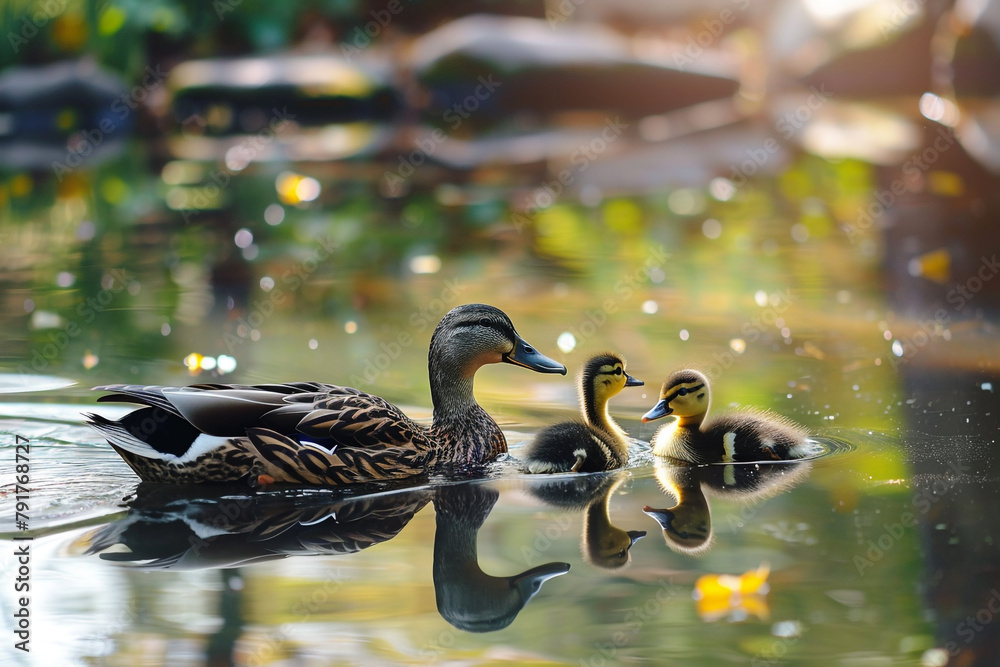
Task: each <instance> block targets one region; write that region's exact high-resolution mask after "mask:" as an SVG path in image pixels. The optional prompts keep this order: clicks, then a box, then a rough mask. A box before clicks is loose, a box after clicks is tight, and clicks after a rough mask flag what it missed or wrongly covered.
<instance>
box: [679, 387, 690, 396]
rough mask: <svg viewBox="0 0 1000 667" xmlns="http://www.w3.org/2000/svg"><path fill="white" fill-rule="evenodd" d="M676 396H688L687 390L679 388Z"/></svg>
mask: <svg viewBox="0 0 1000 667" xmlns="http://www.w3.org/2000/svg"><path fill="white" fill-rule="evenodd" d="M677 395H678V396H687V395H688V388H687V387H681V388H680V389H678V390H677Z"/></svg>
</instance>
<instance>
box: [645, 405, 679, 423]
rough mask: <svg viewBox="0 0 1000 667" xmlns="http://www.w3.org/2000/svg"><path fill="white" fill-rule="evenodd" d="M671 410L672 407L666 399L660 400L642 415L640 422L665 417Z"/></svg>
mask: <svg viewBox="0 0 1000 667" xmlns="http://www.w3.org/2000/svg"><path fill="white" fill-rule="evenodd" d="M673 411H674V409H673V408H671V407H670V403H668V402H667V401H666V400H661V401H660V402H659V403H657V404H656V405H654V406H653V407H652V409H651V410H650V411H649V412H647V413H646V414H644V415H643V416H642V422H643V423H644V424H645V423H646V422H651V421H653V420H654V419H659V418H660V417H666V416H667V415H669V414H670V413H671V412H673Z"/></svg>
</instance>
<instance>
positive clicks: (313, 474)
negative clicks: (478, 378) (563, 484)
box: [85, 303, 566, 487]
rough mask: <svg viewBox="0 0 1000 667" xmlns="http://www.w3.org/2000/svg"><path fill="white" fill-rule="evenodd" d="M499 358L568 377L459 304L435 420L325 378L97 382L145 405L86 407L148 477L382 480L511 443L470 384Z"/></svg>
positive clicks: (439, 340) (447, 340)
mask: <svg viewBox="0 0 1000 667" xmlns="http://www.w3.org/2000/svg"><path fill="white" fill-rule="evenodd" d="M494 363H508V364H513V365H515V366H520V367H522V368H527V369H530V370H533V371H536V372H539V373H558V374H561V375H565V374H566V367H565V366H564V365H562V364H561V363H559V362H557V361H555V360H553V359H550V358H549V357H547V356H545V355H543V354H542V353H540V352H539V351H538V350H536V349H535V348H534V347H532V346H531V345H529V344H528V343H527V342H526V341H525V340H524V339H523V338H521V336H520V335H519V334H518V333H517V331H516V330H515V329H514V325H513V324H512V323H511V321H510V318H509V317H508V316H507V315H506V314H505V313H504V312H503V311H502V310H500V309H499V308H496V307H494V306H490V305H486V304H479V303H476V304H465V305H460V306H458V307H456V308H453V309H452V310H451V311H449V312H448V313H447V314H446V315H445V316H444V317H443V318H442V319H441V321H440V322H439V323H438V325H437V327H436V328H435V329H434V332H433V334H432V336H431V341H430V348H429V351H428V375H429V380H430V390H431V401H432V403H433V408H434V410H433V418H432V420H431V423H430V424H424V423H418V422H416V421H414V420H413V419H411V418H410V417H408V416H407V415H406V414H404V413H403V411H402V410H400V409H399V408H398V407H396V406H395V405H392V404H391V403H389V402H388V401H386V400H385V399H383V398H381V397H379V396H375V395H373V394H369V393H366V392H364V391H361V390H359V389H355V388H352V387H343V386H338V385H330V384H323V383H319V382H291V383H287V384H260V385H227V384H199V385H192V386H188V387H161V386H142V385H128V384H113V385H105V386H100V387H95V388H94V389H95V390H99V391H105V392H110V393H109V394H108V395H105V396H102V397H101V398H99V399H98V402H126V403H137V404H139V405H142V406H143V407H141V408H139V409H137V410H135V411H133V412H130V413H128V414H126V415H125V416H124V417H122V418H121V419H118V420H111V419H107V418H105V417H102V416H100V415H97V414H87V415H85V416H86V417H87V421H88V423H89V424H90V425H91V426H92V427H94V428H95V429H96V430H97V431H98V432H99V433H100V434H101V435H103V436H104V437H105V438H106V439H107V441H108V443H109V444H110V445H111V446H112V447H113V448H114V449H115V451H116V452H118V454H119V455H121V457H122V458H123V459H124V460H125V462H126V463H127V464H128V465H129V466H130V467H131V468H132V470H133V471H135V473H136V474H137V475H138V476H139V477H140V479H142V480H143V481H146V482H161V483H174V484H198V483H204V482H240V483H244V482H248V483H249V484H250V485H251V486H261V485H263V486H266V485H269V484H274V483H290V484H298V485H318V486H333V487H336V486H341V485H347V484H356V483H365V482H380V481H383V480H390V479H400V478H406V477H412V476H415V475H420V474H424V473H427V472H429V471H431V470H434V469H440V468H447V467H452V468H456V467H457V468H468V467H476V466H481V465H483V464H485V463H488V462H491V461H493V460H495V459H496V458H498V457H499V456H500V455H502V454H504V453H505V452H506V451H507V441H506V439H505V437H504V434H503V431H501V429H500V427H499V426H498V425H497V423H496V422H495V421H494V420H493V418H492V417H490V415H489V414H487V412H486V411H485V410H484V409H483V408H482V407H481V406H480V405H479V404H478V403H477V402H476V399H475V395H474V393H473V380H474V377H475V374H476V371H478V370H479V369H480V368H481V367H482V366H484V365H486V364H494Z"/></svg>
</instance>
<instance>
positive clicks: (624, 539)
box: [583, 523, 646, 570]
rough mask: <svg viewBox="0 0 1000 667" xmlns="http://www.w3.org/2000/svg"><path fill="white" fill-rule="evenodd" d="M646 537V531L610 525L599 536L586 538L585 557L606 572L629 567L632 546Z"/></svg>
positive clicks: (588, 535) (588, 533)
mask: <svg viewBox="0 0 1000 667" xmlns="http://www.w3.org/2000/svg"><path fill="white" fill-rule="evenodd" d="M645 536H646V531H644V530H623V529H621V528H618V527H617V526H612V525H611V524H610V523H608V524H607V525H606V526H604V527H603V530H602V531H601V532H600V534H599V535H591V534H590V531H588V532H587V534H586V535H585V536H584V538H585V539H584V540H583V557H584V559H585V560H587V561H588V562H590V564H591V565H595V566H597V567H599V568H602V569H605V570H617V569H619V568H622V567H624V566H626V565H628V563H629V561H630V559H631V555H630V551H629V550H630V549H631V548H632V546H633V545H634V544H635V543H636V542H638V541H639V540H641V539H642V538H643V537H645Z"/></svg>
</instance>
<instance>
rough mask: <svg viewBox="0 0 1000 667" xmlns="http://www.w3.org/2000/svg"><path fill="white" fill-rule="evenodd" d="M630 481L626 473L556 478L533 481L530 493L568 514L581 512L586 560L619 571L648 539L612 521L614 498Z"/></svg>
mask: <svg viewBox="0 0 1000 667" xmlns="http://www.w3.org/2000/svg"><path fill="white" fill-rule="evenodd" d="M628 478H629V476H628V473H627V472H626V471H625V470H612V471H609V472H608V473H607V474H603V475H554V476H547V477H543V478H540V481H539V482H537V483H535V482H534V481H533V482H532V483H531V484H530V486H528V492H529V493H530V494H531V495H532V496H534V497H536V498H538V499H539V500H541V501H543V502H544V503H545V504H547V505H552V506H555V507H561V508H563V509H565V510H566V511H567V512H570V511H582V513H583V517H582V524H583V529H582V530H581V532H580V553H581V554H582V555H583V559H584V560H585V561H587V562H588V563H590V564H591V565H594V566H595V567H599V568H601V569H604V570H616V569H618V568H622V567H625V566H626V565H628V564H629V562H630V561H631V558H632V556H631V551H630V550H631V549H632V547H633V546H635V543H636V542H638V541H639V540H640V539H642V538H643V537H645V536H646V531H644V530H625V529H623V528H619V527H618V526H616V525H615V524H613V523H612V522H611V512H610V509H611V498H612V497H613V496H614V494H615V492H617V490H618V488H619V487H620V486H621V485H622V484H624V483H625V481H626V480H628ZM541 480H545V481H541Z"/></svg>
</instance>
